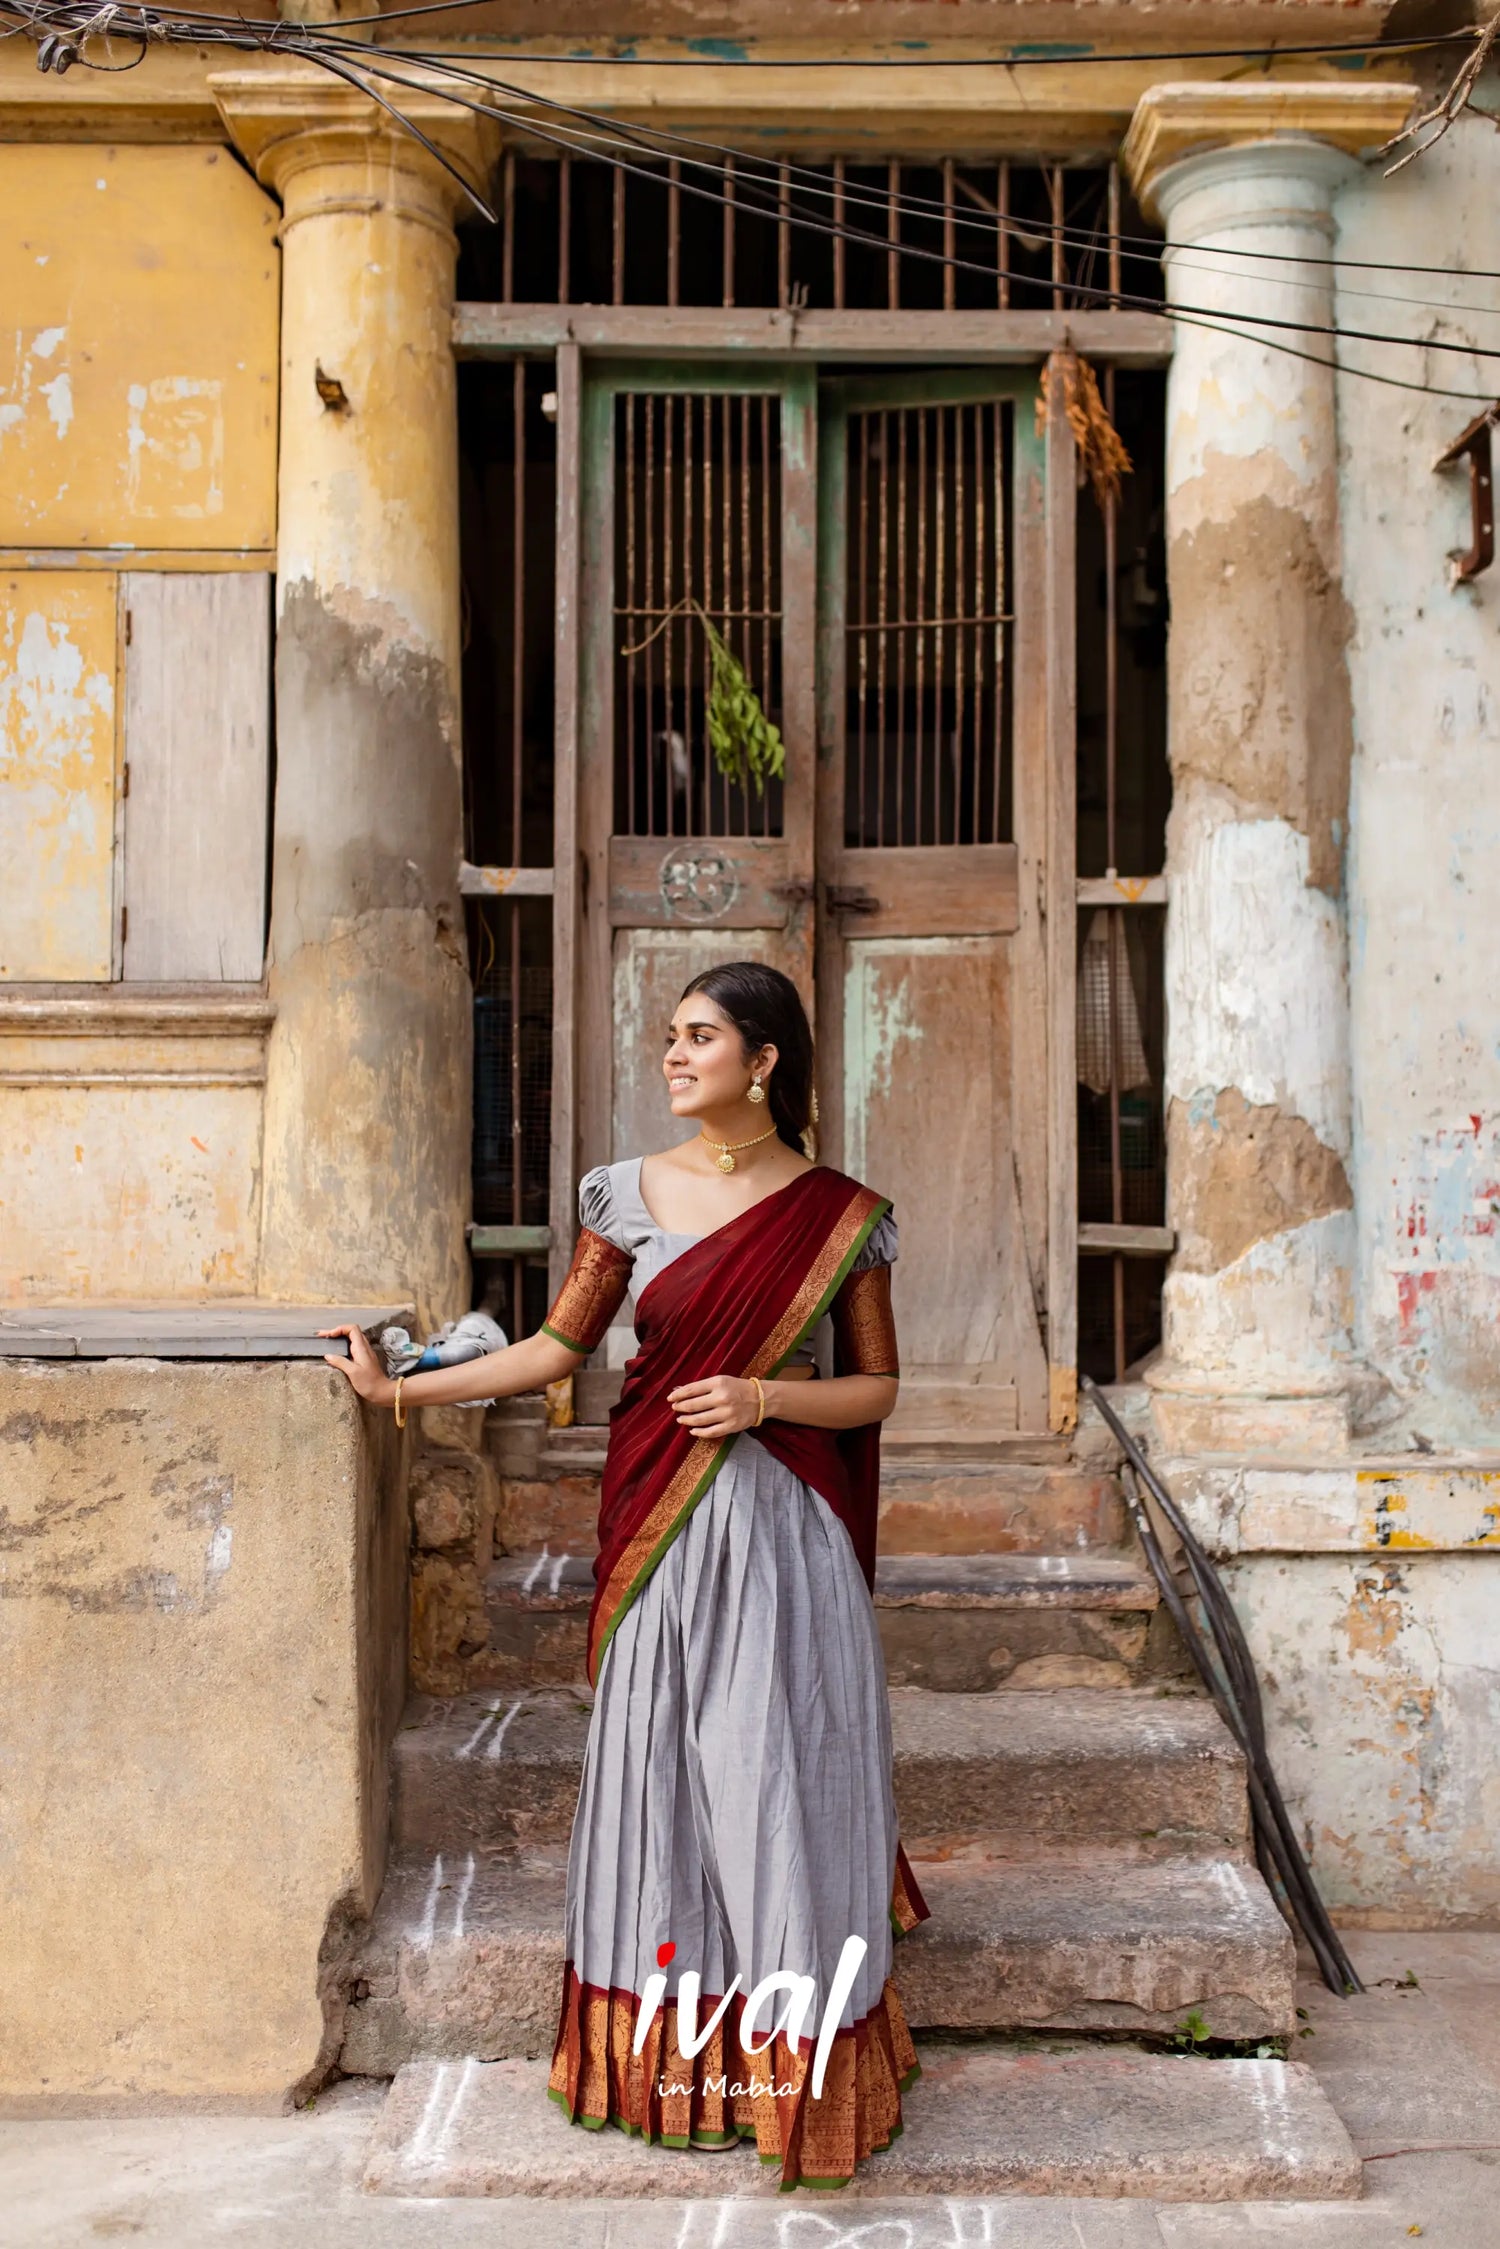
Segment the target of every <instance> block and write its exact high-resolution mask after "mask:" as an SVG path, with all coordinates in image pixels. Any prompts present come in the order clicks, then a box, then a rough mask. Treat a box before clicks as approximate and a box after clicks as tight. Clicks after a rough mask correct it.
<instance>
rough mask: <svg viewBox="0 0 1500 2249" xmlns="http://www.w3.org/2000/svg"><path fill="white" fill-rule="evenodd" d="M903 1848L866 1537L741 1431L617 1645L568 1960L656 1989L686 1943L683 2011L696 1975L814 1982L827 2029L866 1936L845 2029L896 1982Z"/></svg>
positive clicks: (624, 1986)
mask: <svg viewBox="0 0 1500 2249" xmlns="http://www.w3.org/2000/svg"><path fill="white" fill-rule="evenodd" d="M895 1855H896V1818H895V1807H894V1803H893V1800H892V1790H891V1732H890V1712H889V1707H888V1704H887V1699H886V1684H885V1668H884V1664H883V1661H882V1658H881V1650H880V1642H879V1638H878V1636H877V1633H876V1626H875V1613H874V1608H873V1606H872V1603H871V1600H870V1594H869V1590H868V1588H867V1587H866V1585H865V1581H864V1578H863V1577H862V1575H861V1573H860V1569H859V1564H858V1562H857V1561H856V1560H855V1556H854V1549H853V1547H852V1545H851V1543H850V1540H849V1535H848V1533H847V1531H846V1530H845V1529H844V1527H843V1525H842V1524H841V1523H840V1522H839V1520H838V1518H837V1517H836V1516H835V1515H834V1513H833V1511H832V1509H831V1508H830V1507H829V1506H828V1504H827V1502H826V1501H825V1500H823V1499H822V1498H821V1497H820V1496H819V1495H818V1494H817V1493H815V1492H813V1491H812V1490H810V1489H809V1487H808V1486H807V1485H805V1484H803V1483H802V1482H800V1481H799V1479H798V1478H797V1477H795V1476H794V1475H792V1473H791V1471H790V1470H789V1469H787V1468H784V1467H783V1466H782V1465H781V1463H780V1462H779V1461H777V1460H775V1459H773V1458H772V1456H771V1455H770V1454H769V1453H768V1452H767V1451H766V1450H765V1449H764V1447H763V1446H761V1445H760V1444H759V1443H758V1442H757V1441H756V1439H755V1438H753V1437H752V1436H750V1435H748V1434H744V1435H741V1436H740V1437H738V1438H737V1439H736V1441H735V1445H734V1449H733V1451H732V1452H731V1454H730V1456H729V1458H728V1460H727V1461H726V1463H725V1465H724V1467H723V1468H722V1469H721V1470H720V1471H719V1474H718V1475H717V1476H716V1477H715V1479H714V1481H713V1483H712V1485H711V1486H710V1487H709V1489H708V1491H707V1493H706V1494H705V1495H704V1497H703V1499H702V1500H701V1501H700V1502H699V1504H698V1506H697V1508H696V1509H695V1510H694V1512H693V1514H692V1515H691V1517H690V1518H689V1520H688V1522H687V1523H686V1525H685V1526H684V1528H683V1530H682V1531H681V1533H680V1534H679V1536H678V1537H677V1539H676V1540H675V1541H674V1543H673V1544H672V1546H671V1547H670V1548H669V1549H668V1551H667V1553H666V1554H665V1555H664V1556H663V1558H662V1560H661V1561H660V1562H659V1563H658V1565H657V1567H656V1569H655V1571H654V1572H653V1574H652V1576H651V1578H650V1579H649V1580H648V1582H647V1584H646V1586H645V1587H644V1589H643V1591H642V1592H641V1594H640V1595H639V1597H638V1599H637V1600H636V1601H635V1603H634V1604H633V1605H632V1607H631V1608H630V1609H628V1610H627V1611H626V1613H625V1615H624V1616H623V1617H622V1619H621V1620H620V1623H619V1625H618V1626H617V1628H616V1630H615V1633H614V1637H613V1639H612V1640H611V1642H610V1645H609V1647H608V1649H607V1650H606V1653H605V1657H604V1662H603V1664H602V1666H601V1669H600V1675H599V1681H598V1687H597V1692H596V1697H595V1704H594V1714H593V1722H592V1725H591V1727H590V1731H589V1740H588V1749H587V1753H586V1756H585V1759H584V1768H583V1780H582V1786H581V1789H580V1793H579V1802H578V1813H577V1818H576V1821H575V1824H574V1828H573V1842H572V1850H571V1854H570V1859H569V1866H568V1893H567V1927H566V1934H567V1953H568V1957H569V1959H570V1960H571V1962H572V1965H573V1969H574V1971H575V1972H576V1974H577V1976H578V1977H579V1979H580V1980H581V1981H582V1982H583V1983H584V1984H585V1985H591V1986H593V1987H594V1988H595V1989H600V1990H607V1991H614V1992H617V1993H620V1992H630V1993H635V1994H637V1995H639V1994H640V1993H641V1992H642V1990H643V1989H644V1987H645V1983H646V1979H647V1977H648V1976H650V1975H652V1974H655V1973H659V1972H661V1971H660V1970H659V1969H658V1965H657V1962H658V1950H659V1948H660V1947H661V1946H663V1945H664V1944H672V1945H675V1947H676V1953H675V1957H674V1959H673V1961H672V1963H671V1967H670V1969H669V1970H668V1971H667V1973H668V1979H669V1980H668V1992H667V1997H668V2001H669V2002H670V2001H671V2000H673V1999H675V1997H676V1989H677V1977H678V1976H679V1975H681V1974H683V1973H685V1972H687V1971H688V1970H696V1971H697V1972H698V1974H699V1975H700V1977H701V1983H700V1986H699V1988H700V1991H701V1992H702V1993H704V1994H712V1995H718V1994H722V1993H724V1992H726V1991H728V1990H729V1988H730V1986H731V1984H732V1982H733V1979H734V1978H735V1976H737V1975H738V1976H739V1977H740V1978H741V1979H742V1981H741V1985H740V1993H741V1996H743V1995H744V1994H745V1993H746V1992H748V1991H750V1990H751V1989H752V1988H753V1986H754V1985H755V1984H756V1983H757V1982H759V1981H760V1979H761V1978H762V1977H765V1976H768V1975H771V1974H774V1973H777V1972H784V1973H790V1974H794V1975H810V1976H812V1977H813V1978H814V1980H815V1983H816V1985H817V1993H818V1998H817V2008H816V2010H815V2013H814V2016H813V2018H812V2021H811V2024H810V2028H811V2029H812V2030H814V2031H816V2029H818V2028H819V2027H821V2023H822V2010H823V2005H824V1999H825V1995H826V1994H827V1992H828V1989H829V1986H830V1983H831V1981H832V1978H833V1974H834V1971H835V1968H836V1967H837V1964H838V1961H839V1957H840V1955H841V1953H842V1952H843V1949H844V1946H845V1943H846V1942H847V1940H848V1938H849V1937H850V1936H851V1935H855V1936H860V1937H863V1938H864V1939H865V1941H866V1943H867V1944H868V1946H869V1950H868V1952H867V1953H866V1955H865V1959H864V1962H863V1965H862V1967H861V1969H860V1972H859V1975H858V1978H857V1981H856V1983H855V1987H854V1990H853V1993H852V1995H851V1997H850V1999H849V2000H848V2002H846V2004H845V2005H844V2007H843V2008H842V2009H841V2012H840V2018H839V2019H840V2023H841V2025H844V2026H847V2025H848V2024H850V2023H852V2022H857V2021H859V2020H860V2019H861V2018H862V2017H864V2016H865V2015H866V2014H868V2013H869V2012H870V2011H871V2010H872V2009H874V2008H875V2006H876V2004H877V2002H878V2001H879V1999H880V1996H881V1992H882V1988H883V1986H884V1984H885V1980H886V1977H887V1974H888V1973H889V1969H890V1958H891V1922H890V1903H891V1882H892V1874H893V1869H894V1865H895ZM784 2005H785V2002H784V2000H779V2001H778V2002H777V2005H776V2008H775V2010H774V2012H775V2013H776V2014H780V2013H781V2012H782V2010H783V2008H784ZM770 2019H771V2017H770V2016H768V2015H763V2016H762V2017H761V2018H760V2022H759V2028H760V2029H761V2031H762V2032H764V2031H765V2030H766V2029H768V2028H769V2024H770Z"/></svg>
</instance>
